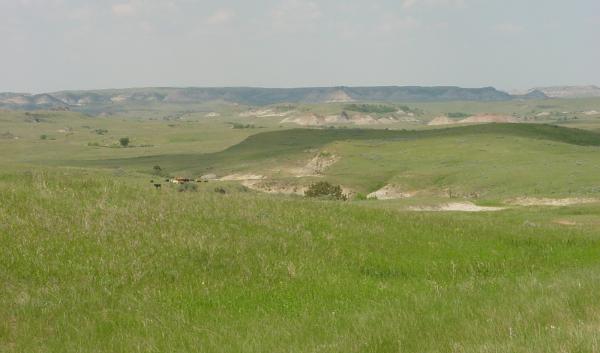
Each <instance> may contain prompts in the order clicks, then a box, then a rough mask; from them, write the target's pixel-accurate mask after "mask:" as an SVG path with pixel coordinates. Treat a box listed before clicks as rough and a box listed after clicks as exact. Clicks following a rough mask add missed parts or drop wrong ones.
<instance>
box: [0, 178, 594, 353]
mask: <svg viewBox="0 0 600 353" xmlns="http://www.w3.org/2000/svg"><path fill="white" fill-rule="evenodd" d="M0 194H1V197H2V200H3V202H2V203H1V204H0V218H1V219H2V220H3V221H2V222H1V223H0V224H1V226H0V236H1V241H2V245H3V246H2V247H1V248H0V252H1V256H0V279H1V281H0V283H1V286H2V290H0V293H1V294H0V303H1V304H0V318H1V320H0V349H1V350H2V351H6V352H48V351H54V352H56V351H61V352H81V351H86V352H115V351H127V352H136V351H140V352H164V351H171V352H187V351H198V352H280V351H287V352H307V351H319V352H395V351H405V352H506V351H510V352H559V351H569V352H575V351H577V352H595V351H598V349H600V346H598V344H599V342H598V337H599V335H598V333H599V331H598V330H599V324H600V323H599V322H598V317H599V313H600V302H599V301H598V300H597V292H598V290H599V289H600V287H599V285H598V283H600V281H599V279H600V278H598V273H600V272H599V270H600V260H599V259H598V256H597V254H598V251H600V240H599V239H598V237H597V223H596V222H597V219H598V218H597V217H598V215H599V213H600V208H598V207H597V206H585V207H574V208H563V209H556V210H546V211H544V212H543V213H540V212H537V211H536V210H531V211H526V212H522V211H519V212H516V211H507V212H503V213H501V214H494V216H491V215H489V214H475V215H457V214H415V213H402V212H396V211H385V210H373V209H369V208H365V207H361V206H360V205H350V204H340V203H333V202H310V201H301V200H297V199H282V198H278V197H269V196H261V195H255V194H252V193H243V192H236V191H231V192H230V193H229V194H226V195H220V194H217V193H214V192H212V190H210V189H207V190H201V191H199V192H197V193H178V192H175V191H172V190H169V189H165V190H163V191H162V192H148V191H147V189H146V188H145V185H137V184H135V183H132V182H131V180H129V179H127V178H115V177H112V176H104V175H98V174H97V173H96V174H91V173H87V174H86V173H83V172H64V171H62V172H56V171H46V172H39V171H38V172H32V173H13V174H3V175H2V177H1V178H0ZM570 217H576V218H578V219H583V218H586V219H588V221H589V223H587V224H586V223H582V224H581V225H579V226H576V227H566V226H562V225H558V224H554V223H553V221H554V220H556V219H569V218H570ZM593 220H596V221H593Z"/></svg>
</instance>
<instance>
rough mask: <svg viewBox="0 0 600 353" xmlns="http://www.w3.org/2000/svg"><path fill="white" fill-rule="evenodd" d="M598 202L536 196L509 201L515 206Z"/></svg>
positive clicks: (589, 199)
mask: <svg viewBox="0 0 600 353" xmlns="http://www.w3.org/2000/svg"><path fill="white" fill-rule="evenodd" d="M594 202H598V200H597V199H592V198H582V197H579V198H576V197H573V198H565V199H550V198H535V197H519V198H517V199H514V200H509V201H508V202H507V203H508V204H510V205H515V206H555V207H560V206H571V205H579V204H585V203H594Z"/></svg>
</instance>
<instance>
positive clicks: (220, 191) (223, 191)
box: [215, 187, 227, 194]
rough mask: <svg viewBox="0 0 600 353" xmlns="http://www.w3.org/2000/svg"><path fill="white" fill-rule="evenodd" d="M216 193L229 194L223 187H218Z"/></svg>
mask: <svg viewBox="0 0 600 353" xmlns="http://www.w3.org/2000/svg"><path fill="white" fill-rule="evenodd" d="M215 192H216V193H218V194H226V193H227V191H226V190H225V189H223V188H222V187H216V188H215Z"/></svg>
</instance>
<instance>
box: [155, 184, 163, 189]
mask: <svg viewBox="0 0 600 353" xmlns="http://www.w3.org/2000/svg"><path fill="white" fill-rule="evenodd" d="M154 187H155V188H156V189H157V190H158V189H160V188H161V187H162V184H154Z"/></svg>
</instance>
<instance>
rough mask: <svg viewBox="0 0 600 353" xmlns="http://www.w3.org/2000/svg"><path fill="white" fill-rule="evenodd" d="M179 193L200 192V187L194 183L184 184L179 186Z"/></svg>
mask: <svg viewBox="0 0 600 353" xmlns="http://www.w3.org/2000/svg"><path fill="white" fill-rule="evenodd" d="M177 191H179V192H195V191H198V185H196V184H194V183H183V184H179V185H178V186H177Z"/></svg>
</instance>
